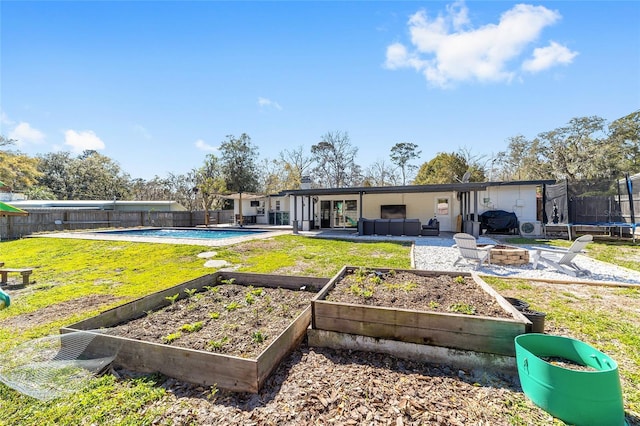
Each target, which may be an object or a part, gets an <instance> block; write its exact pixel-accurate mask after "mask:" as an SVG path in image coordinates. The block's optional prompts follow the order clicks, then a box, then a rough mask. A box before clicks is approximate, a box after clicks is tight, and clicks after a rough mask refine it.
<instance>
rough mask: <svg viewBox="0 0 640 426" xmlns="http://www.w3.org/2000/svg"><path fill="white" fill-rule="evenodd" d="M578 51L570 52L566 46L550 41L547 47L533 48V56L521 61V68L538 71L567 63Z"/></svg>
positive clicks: (571, 60)
mask: <svg viewBox="0 0 640 426" xmlns="http://www.w3.org/2000/svg"><path fill="white" fill-rule="evenodd" d="M576 56H578V52H572V51H571V50H569V49H568V48H567V47H566V46H562V45H561V44H558V43H556V42H555V41H552V42H551V43H549V45H548V46H547V47H539V48H537V49H534V50H533V57H532V58H531V59H528V60H526V61H524V62H523V63H522V69H523V70H525V71H529V72H538V71H543V70H546V69H549V68H551V67H553V66H554V65H557V64H562V65H568V64H570V63H571V62H573V58H575V57H576Z"/></svg>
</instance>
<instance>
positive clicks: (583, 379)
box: [515, 333, 625, 426]
mask: <svg viewBox="0 0 640 426" xmlns="http://www.w3.org/2000/svg"><path fill="white" fill-rule="evenodd" d="M515 346H516V362H517V364H518V375H519V376H520V384H521V386H522V390H523V391H524V393H525V395H526V396H527V397H528V398H529V399H531V401H533V403H535V404H536V405H537V406H539V407H540V408H542V409H543V410H545V411H547V412H548V413H549V414H551V415H552V416H554V417H557V418H559V419H560V420H562V421H564V422H565V423H569V424H573V425H577V426H583V425H598V426H600V425H611V426H618V425H620V426H622V425H624V424H625V419H624V405H623V402H622V388H621V386H620V377H619V375H618V364H617V363H616V362H615V361H614V360H613V359H611V358H609V357H608V356H607V355H605V354H604V353H602V352H600V351H599V350H597V349H595V348H593V347H592V346H590V345H588V344H586V343H584V342H581V341H580V340H576V339H571V338H569V337H562V336H552V335H548V334H538V333H529V334H522V335H520V336H517V337H516V338H515ZM541 357H561V358H565V359H567V360H569V361H572V362H574V363H576V364H579V365H583V366H589V367H592V368H594V369H595V371H578V370H572V369H568V368H564V367H561V366H558V365H554V364H550V363H548V362H546V361H545V360H543V359H541Z"/></svg>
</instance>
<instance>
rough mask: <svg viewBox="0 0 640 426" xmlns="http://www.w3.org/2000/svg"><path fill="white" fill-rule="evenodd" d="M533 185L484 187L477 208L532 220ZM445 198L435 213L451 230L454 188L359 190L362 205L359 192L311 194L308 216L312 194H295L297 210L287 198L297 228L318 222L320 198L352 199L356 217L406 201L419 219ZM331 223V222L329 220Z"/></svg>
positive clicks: (454, 218)
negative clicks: (445, 205) (444, 210)
mask: <svg viewBox="0 0 640 426" xmlns="http://www.w3.org/2000/svg"><path fill="white" fill-rule="evenodd" d="M536 188H537V185H513V186H511V185H509V186H493V187H489V188H488V189H487V190H486V191H478V193H477V194H478V195H477V197H478V204H477V207H478V211H477V212H476V213H478V214H482V213H484V212H485V211H488V210H505V211H508V212H514V213H515V214H516V215H517V216H518V220H519V221H521V222H523V221H535V220H536V216H537V204H536ZM445 197H446V198H448V199H449V214H448V216H445V217H443V216H438V219H439V220H440V223H441V227H440V230H441V231H449V232H455V231H456V227H457V224H458V216H459V215H460V214H461V210H460V209H461V203H460V201H459V199H458V194H457V193H456V192H422V193H395V194H393V193H391V194H375V193H374V194H371V193H370V194H366V193H365V194H363V196H362V205H360V196H359V194H346V195H323V196H319V197H315V198H316V199H317V201H316V202H315V203H313V201H312V205H313V210H312V214H311V217H309V213H308V207H307V205H308V202H309V200H312V199H313V197H307V196H304V197H301V196H298V197H297V203H296V207H297V212H294V202H293V199H294V197H293V196H292V197H291V199H290V200H289V203H290V212H291V220H292V221H293V220H294V218H297V220H298V222H299V226H300V229H303V230H306V228H305V225H309V224H308V223H307V222H309V221H310V220H314V225H315V226H316V227H318V226H319V225H320V221H319V216H320V203H321V202H322V201H335V200H344V201H349V200H355V201H357V203H358V212H357V215H358V218H359V217H360V216H362V217H363V218H366V219H378V218H380V206H383V205H393V204H404V205H406V209H407V212H406V216H407V219H419V220H420V222H422V223H423V224H424V223H427V222H428V221H429V219H431V218H433V217H434V215H435V214H436V205H435V204H436V199H437V198H445ZM474 206H475V201H474V193H471V206H470V208H471V211H472V212H473V208H474ZM332 223H333V222H332Z"/></svg>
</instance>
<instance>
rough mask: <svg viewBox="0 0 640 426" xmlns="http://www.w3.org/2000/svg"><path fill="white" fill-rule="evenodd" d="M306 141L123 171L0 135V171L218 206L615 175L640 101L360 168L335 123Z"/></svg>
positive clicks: (49, 183)
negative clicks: (311, 194) (257, 197)
mask: <svg viewBox="0 0 640 426" xmlns="http://www.w3.org/2000/svg"><path fill="white" fill-rule="evenodd" d="M321 140H322V141H321V142H319V143H317V144H314V145H311V147H309V148H307V149H305V148H304V147H303V146H299V147H297V148H294V149H285V150H283V151H282V152H280V153H279V155H278V157H277V158H274V159H263V160H259V151H258V148H257V147H256V146H255V145H254V144H253V143H252V141H251V137H250V136H249V135H247V134H241V135H240V136H239V137H236V136H234V135H228V136H227V137H226V139H225V140H224V141H223V142H222V143H221V145H220V148H219V155H214V154H208V155H207V156H206V157H205V158H204V160H203V164H202V165H201V166H199V167H195V168H194V169H192V170H191V171H189V172H188V173H186V174H173V173H169V174H168V175H167V176H166V177H159V176H155V177H154V178H152V179H149V180H145V179H139V178H131V176H130V175H129V174H128V173H126V172H125V171H124V170H122V169H121V167H120V166H119V164H118V163H117V162H116V161H114V160H112V159H111V158H109V157H107V156H104V155H102V154H100V153H98V152H97V151H84V152H83V153H81V154H80V155H78V156H75V157H74V156H72V155H71V153H69V152H52V153H47V154H42V155H38V156H36V157H30V156H28V155H26V154H24V153H21V152H20V151H19V150H15V149H13V148H14V147H15V142H16V141H13V140H10V139H7V138H5V137H3V136H0V181H1V182H3V183H4V184H5V186H8V187H11V188H13V190H15V191H19V192H23V193H25V194H26V196H27V197H28V198H29V199H60V200H72V199H86V200H98V199H100V200H104V199H118V200H169V199H170V200H175V201H177V202H179V203H180V204H182V205H184V206H185V207H186V208H187V209H189V210H197V209H204V210H206V211H208V210H211V209H215V208H219V207H222V205H223V203H224V202H225V199H224V198H222V195H224V194H229V193H264V194H275V193H278V192H280V191H282V190H285V189H298V188H300V184H301V181H302V178H303V176H309V177H310V178H311V179H312V186H313V187H317V188H322V187H333V188H339V187H352V186H360V187H367V186H395V185H407V184H413V185H424V184H439V183H454V182H461V181H462V180H463V179H467V180H468V181H470V182H483V181H487V180H492V181H513V180H537V179H555V180H561V179H568V180H587V179H617V178H620V177H621V176H623V175H624V173H627V172H629V173H635V172H638V171H640V167H639V166H640V110H638V111H635V112H633V113H631V114H628V115H626V116H624V117H622V118H620V119H617V120H615V121H613V122H611V123H607V122H606V120H604V119H603V118H600V117H597V116H592V117H579V118H573V119H571V120H570V121H569V123H567V124H566V125H565V126H562V127H560V128H557V129H554V130H551V131H548V132H543V133H540V134H539V135H537V136H536V137H535V138H533V139H527V138H526V137H524V136H522V135H517V136H513V137H511V138H509V139H508V140H507V147H506V149H505V150H504V151H501V152H498V153H495V154H493V155H492V156H487V155H477V154H474V153H473V152H472V151H471V150H470V149H468V148H461V149H459V150H458V151H456V152H440V153H438V154H437V155H436V156H435V157H434V158H432V159H431V160H429V161H427V162H424V163H423V164H422V165H420V166H417V165H415V164H413V163H414V162H415V160H416V159H417V158H419V157H420V155H421V150H420V146H419V145H418V144H415V143H411V142H400V143H396V144H395V145H393V146H392V147H391V149H390V151H389V156H388V160H386V159H383V160H378V161H376V162H374V163H373V164H371V165H369V166H368V167H366V168H363V167H362V166H361V165H359V164H358V162H357V154H358V148H357V147H356V146H354V145H353V144H352V143H351V140H350V138H349V134H348V133H347V132H344V131H331V132H327V133H326V134H324V135H323V136H322V138H321Z"/></svg>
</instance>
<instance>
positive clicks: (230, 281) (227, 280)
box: [220, 278, 236, 284]
mask: <svg viewBox="0 0 640 426" xmlns="http://www.w3.org/2000/svg"><path fill="white" fill-rule="evenodd" d="M220 282H221V283H222V284H234V283H235V282H236V279H235V278H229V279H226V280H222V279H221V280H220Z"/></svg>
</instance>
